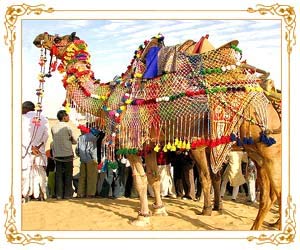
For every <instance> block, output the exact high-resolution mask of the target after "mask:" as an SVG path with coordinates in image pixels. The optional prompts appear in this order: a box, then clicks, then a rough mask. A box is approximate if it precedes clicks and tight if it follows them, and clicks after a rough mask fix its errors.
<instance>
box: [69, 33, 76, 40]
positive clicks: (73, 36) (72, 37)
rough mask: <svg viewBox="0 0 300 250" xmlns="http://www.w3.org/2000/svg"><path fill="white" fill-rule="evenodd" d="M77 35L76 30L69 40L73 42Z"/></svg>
mask: <svg viewBox="0 0 300 250" xmlns="http://www.w3.org/2000/svg"><path fill="white" fill-rule="evenodd" d="M75 37H76V32H72V33H71V35H70V37H69V40H70V41H72V42H73V41H74V39H75Z"/></svg>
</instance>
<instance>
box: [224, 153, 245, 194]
mask: <svg viewBox="0 0 300 250" xmlns="http://www.w3.org/2000/svg"><path fill="white" fill-rule="evenodd" d="M227 159H228V166H227V168H226V170H225V172H224V174H223V181H222V184H221V191H220V194H221V197H223V196H224V194H225V191H226V185H227V183H228V181H229V182H230V186H232V187H233V190H232V200H236V198H237V195H238V192H239V186H240V185H242V184H244V183H245V182H246V180H245V178H244V175H243V173H242V162H246V163H247V161H248V158H247V153H246V152H244V151H231V152H230V153H229V154H228V158H227Z"/></svg>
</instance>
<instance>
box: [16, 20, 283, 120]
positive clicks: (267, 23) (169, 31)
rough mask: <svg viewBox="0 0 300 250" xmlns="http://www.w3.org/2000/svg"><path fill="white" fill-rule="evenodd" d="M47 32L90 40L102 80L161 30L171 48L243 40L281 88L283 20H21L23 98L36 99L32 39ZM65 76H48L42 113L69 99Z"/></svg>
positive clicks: (251, 59)
mask: <svg viewBox="0 0 300 250" xmlns="http://www.w3.org/2000/svg"><path fill="white" fill-rule="evenodd" d="M43 32H48V33H49V34H58V35H60V36H63V35H67V34H71V33H72V32H76V35H77V36H79V37H80V38H81V39H82V40H84V41H85V42H86V43H87V44H88V50H89V53H90V55H91V64H92V70H93V71H94V73H95V77H96V78H97V79H100V80H101V82H108V81H111V80H112V79H113V78H114V77H115V76H116V75H121V73H122V72H124V71H125V70H126V68H127V66H128V65H129V64H130V61H131V59H132V57H133V53H134V51H135V50H136V49H137V48H138V46H139V45H140V44H143V42H144V40H149V39H150V38H151V37H152V36H154V35H156V34H157V33H159V32H161V33H162V34H163V35H164V37H165V40H164V42H165V45H166V46H171V45H176V44H179V43H182V42H184V41H186V40H188V39H192V40H194V41H198V40H199V39H200V38H201V36H204V35H206V34H209V41H210V43H211V44H212V45H213V46H214V47H216V48H218V47H219V46H221V45H223V44H225V43H227V42H229V41H231V40H238V41H239V45H238V47H239V48H240V49H242V51H243V58H242V60H247V62H248V63H249V64H251V65H254V66H256V67H258V68H261V69H263V70H265V71H268V72H270V73H271V74H270V77H271V78H272V79H273V80H274V82H275V85H276V87H277V88H279V89H280V88H281V68H280V67H281V60H280V58H281V22H280V21H279V20H22V101H27V100H31V101H33V102H34V103H36V101H37V96H36V94H35V90H36V88H37V87H38V80H37V76H38V74H39V71H40V66H39V65H38V61H39V56H40V49H38V48H36V47H35V46H34V45H33V43H32V42H33V40H34V38H35V37H36V36H37V35H38V34H40V33H43ZM61 79H62V75H61V74H60V73H58V71H55V72H54V73H53V76H52V77H51V78H49V79H46V83H45V94H44V98H43V114H44V115H45V116H47V117H48V118H55V117H56V113H57V111H58V110H59V109H61V104H62V103H63V101H64V99H65V90H64V88H63V86H62V82H61Z"/></svg>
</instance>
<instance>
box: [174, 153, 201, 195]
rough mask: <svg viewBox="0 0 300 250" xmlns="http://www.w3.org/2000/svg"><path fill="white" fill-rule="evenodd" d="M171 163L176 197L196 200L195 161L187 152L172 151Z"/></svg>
mask: <svg viewBox="0 0 300 250" xmlns="http://www.w3.org/2000/svg"><path fill="white" fill-rule="evenodd" d="M172 155H173V156H172V158H171V159H172V160H171V164H172V166H173V167H174V182H175V190H176V194H177V197H181V198H182V199H184V200H187V199H188V200H196V190H195V180H194V170H193V168H194V166H195V162H194V160H193V159H192V158H191V156H190V155H189V153H187V152H181V151H177V152H173V154H172Z"/></svg>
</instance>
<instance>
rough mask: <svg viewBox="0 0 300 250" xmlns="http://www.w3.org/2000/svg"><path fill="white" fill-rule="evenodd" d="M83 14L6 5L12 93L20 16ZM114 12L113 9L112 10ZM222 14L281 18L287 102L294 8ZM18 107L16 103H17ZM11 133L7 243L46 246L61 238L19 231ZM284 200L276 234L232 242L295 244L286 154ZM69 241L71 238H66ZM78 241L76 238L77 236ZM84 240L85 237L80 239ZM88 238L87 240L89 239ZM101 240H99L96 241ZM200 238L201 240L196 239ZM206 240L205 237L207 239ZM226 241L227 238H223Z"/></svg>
mask: <svg viewBox="0 0 300 250" xmlns="http://www.w3.org/2000/svg"><path fill="white" fill-rule="evenodd" d="M72 11H76V12H85V11H88V10H63V9H60V10H58V9H55V8H52V7H47V6H46V5H44V4H39V5H35V6H30V5H28V4H25V3H23V4H20V5H11V6H8V7H7V9H6V14H5V21H4V25H5V31H6V33H5V36H4V42H5V45H6V47H7V48H8V51H9V57H10V67H11V72H10V81H11V82H10V88H11V90H10V91H11V93H13V91H14V86H15V83H14V82H15V79H14V71H15V68H14V53H15V42H16V40H17V37H18V34H17V30H16V27H17V25H18V20H19V19H21V18H22V17H23V16H26V15H27V16H28V15H44V14H46V13H48V14H51V13H54V12H72ZM93 11H94V12H101V11H102V12H103V11H109V10H93ZM113 11H116V10H113ZM117 11H128V10H117ZM134 11H150V10H134ZM155 11H162V12H163V11H167V10H155ZM182 11H189V10H182ZM192 11H199V12H200V11H201V12H203V11H205V10H192ZM219 11H224V12H230V11H235V12H236V11H241V12H246V13H248V14H251V13H259V14H260V15H272V16H276V17H277V18H280V19H282V21H283V23H284V25H285V30H284V37H285V42H286V52H287V58H286V60H287V72H286V74H287V82H286V84H287V88H286V89H287V90H288V99H289V100H290V86H291V70H292V69H291V55H292V52H293V47H294V45H295V44H296V33H295V28H296V12H295V9H294V7H293V6H289V5H279V4H273V5H270V6H266V5H263V4H257V5H256V7H249V8H248V9H245V10H218V12H219ZM10 105H11V107H12V109H14V106H15V105H16V103H15V101H14V98H13V95H12V94H11V103H10ZM17 105H18V104H17ZM287 105H288V114H287V119H288V139H287V140H288V143H287V145H288V149H287V151H288V154H290V153H289V152H290V132H289V130H290V121H291V117H290V101H288V104H287ZM10 122H11V124H12V127H13V126H14V124H15V117H14V115H13V113H11V117H10ZM14 140H15V139H14V134H13V133H12V145H11V152H12V154H11V172H10V186H9V189H10V195H9V197H8V202H7V203H6V204H5V208H4V214H5V216H6V220H5V225H4V229H5V230H4V234H5V237H6V240H7V242H9V243H11V244H20V245H28V244H46V243H49V242H52V241H55V240H58V239H64V238H57V237H54V236H44V235H42V234H34V235H30V234H28V233H24V232H22V231H20V230H19V228H18V223H17V219H16V215H17V213H19V212H18V209H17V208H16V204H15V196H14V194H15V192H14V191H15V190H14V166H15V155H14V153H13V152H14V151H13V148H14ZM287 171H288V174H287V179H288V180H287V195H286V196H287V198H286V201H285V202H284V201H283V211H284V213H283V218H282V220H283V225H282V231H281V232H278V233H273V232H272V233H271V234H268V232H264V233H262V234H260V235H258V236H252V235H251V232H250V233H249V234H250V236H248V237H246V238H245V237H241V238H239V237H235V238H234V239H240V240H247V241H249V242H255V243H256V244H271V245H281V244H290V243H292V242H294V240H295V236H296V219H295V216H296V205H295V203H293V199H292V191H293V190H292V186H291V162H290V155H288V163H287ZM68 239H70V238H69V237H68ZM76 239H78V237H76ZM82 239H86V238H82ZM89 239H90V238H89ZM99 239H101V238H99ZM197 239H201V238H197ZM206 239H207V238H206ZM213 239H225V238H213ZM226 239H228V238H226Z"/></svg>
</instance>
